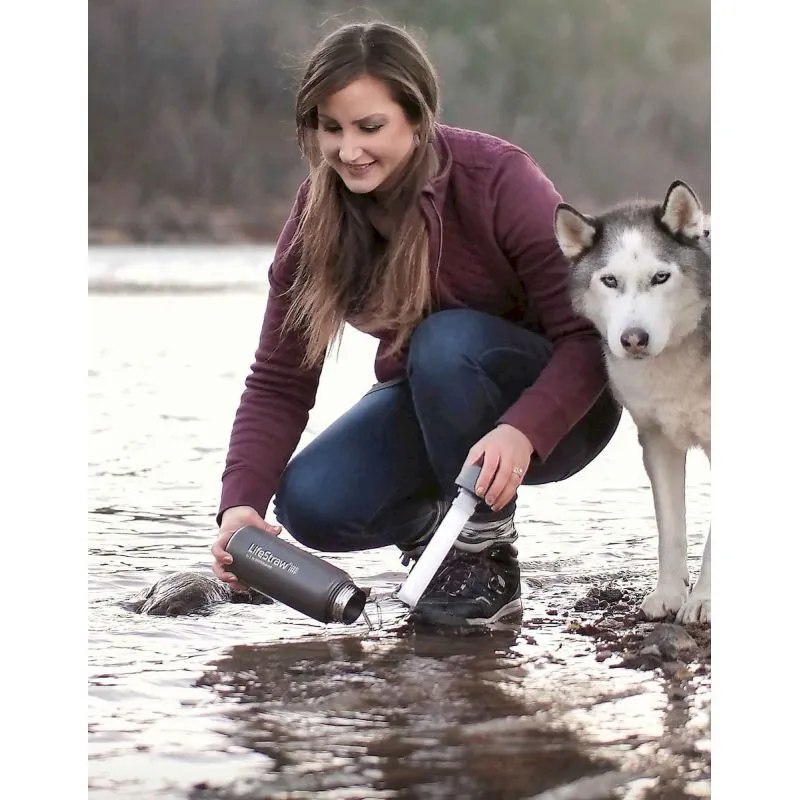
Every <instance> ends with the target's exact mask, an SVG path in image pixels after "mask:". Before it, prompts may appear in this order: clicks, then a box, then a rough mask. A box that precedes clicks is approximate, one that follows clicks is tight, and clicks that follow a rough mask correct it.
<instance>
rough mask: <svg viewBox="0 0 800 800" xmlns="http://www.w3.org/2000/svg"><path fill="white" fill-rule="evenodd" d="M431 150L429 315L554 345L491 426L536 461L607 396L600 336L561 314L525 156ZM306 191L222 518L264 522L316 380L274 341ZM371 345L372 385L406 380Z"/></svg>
mask: <svg viewBox="0 0 800 800" xmlns="http://www.w3.org/2000/svg"><path fill="white" fill-rule="evenodd" d="M435 146H436V148H437V152H438V154H439V163H440V171H439V173H438V175H437V176H436V177H435V178H434V179H433V180H431V181H430V182H429V183H428V184H427V185H426V187H425V188H424V189H423V191H422V194H421V196H420V206H421V208H422V211H423V213H424V216H425V220H426V223H427V228H428V233H429V237H430V269H431V286H432V287H433V308H434V310H441V309H447V308H472V309H476V310H480V311H485V312H488V313H490V314H494V315H496V316H499V317H503V318H505V319H508V320H511V321H512V322H514V323H516V324H518V325H521V326H523V327H525V328H528V329H530V330H534V331H537V332H539V333H542V334H543V335H544V336H546V337H547V338H548V339H549V340H550V341H551V342H552V343H553V346H554V350H553V355H552V358H551V360H550V362H549V363H548V364H547V366H546V367H545V369H544V371H543V372H542V373H541V375H540V376H539V378H538V379H537V380H536V382H535V383H534V384H533V385H532V386H530V387H529V388H528V389H526V390H525V391H524V392H523V393H522V395H521V396H520V397H519V399H518V400H517V401H516V402H515V403H514V404H513V405H512V406H511V407H510V408H509V409H508V410H507V411H506V412H505V413H504V414H503V415H502V417H501V418H500V419H499V420H498V422H502V423H508V424H509V425H513V426H514V427H515V428H518V429H519V430H520V431H522V432H523V433H524V434H525V435H526V436H527V437H528V439H529V440H530V442H531V444H532V445H533V447H534V450H535V452H536V453H537V454H538V456H539V458H541V459H542V460H545V459H547V457H548V456H549V455H550V453H551V452H552V450H553V448H554V447H555V446H556V444H558V442H559V441H560V440H561V439H562V438H563V437H564V435H565V434H566V433H567V432H568V431H569V430H570V429H571V428H572V427H573V425H575V423H576V422H578V420H579V419H580V418H581V417H582V416H583V415H584V414H585V413H586V412H587V411H588V410H589V409H590V407H591V406H592V405H593V403H594V402H595V400H597V398H598V397H599V396H600V394H601V393H602V391H603V389H604V388H605V386H606V374H605V369H604V365H603V357H602V351H601V346H600V339H599V336H598V334H597V333H596V331H595V330H594V328H593V327H592V325H591V324H590V323H589V322H588V321H587V320H585V319H584V318H582V317H580V316H578V315H576V314H575V312H574V311H573V309H572V307H571V304H570V299H569V293H568V266H567V262H566V260H565V259H564V257H563V255H562V254H561V251H560V250H559V248H558V244H557V242H556V240H555V235H554V231H553V214H554V211H555V207H556V204H557V203H559V202H560V201H561V197H560V195H559V194H558V192H556V190H555V188H554V187H553V184H552V183H551V181H550V180H549V179H548V178H547V176H546V175H545V174H544V173H543V172H542V170H541V168H540V167H539V165H538V164H537V163H536V162H535V161H534V160H533V159H532V158H531V157H530V155H528V154H527V153H526V152H525V151H524V150H522V149H520V148H519V147H516V146H514V145H512V144H510V143H508V142H505V141H503V140H502V139H498V138H496V137H494V136H490V135H488V134H484V133H478V132H475V131H468V130H462V129H459V128H453V127H449V126H446V125H438V126H437V131H436V139H435ZM307 191H308V181H306V182H304V183H303V185H302V186H301V187H300V189H299V190H298V193H297V197H296V199H295V202H294V205H293V207H292V210H291V213H290V215H289V219H288V221H287V223H286V225H285V226H284V229H283V231H282V233H281V235H280V237H279V239H278V243H277V248H276V252H275V257H274V260H273V263H272V265H271V267H270V270H269V282H270V292H269V299H268V301H267V308H266V313H265V316H264V323H263V326H262V330H261V336H260V340H259V343H258V348H257V350H256V354H255V362H254V363H253V365H252V368H251V372H250V374H249V375H248V377H247V379H246V380H245V390H244V393H243V395H242V398H241V402H240V405H239V408H238V410H237V412H236V416H235V419H234V423H233V429H232V432H231V437H230V447H229V450H228V456H227V461H226V466H225V470H224V472H223V475H222V497H221V502H220V505H219V515H221V514H222V512H223V511H224V510H225V509H226V508H230V507H231V506H239V505H246V506H252V507H253V508H254V509H256V511H258V513H259V514H262V515H263V514H264V513H265V512H266V509H267V506H268V505H269V501H270V500H271V498H272V496H273V494H274V493H275V491H276V489H277V486H278V481H279V479H280V476H281V473H282V472H283V470H284V468H285V466H286V464H287V463H288V461H289V459H290V457H291V456H292V454H293V452H294V450H295V448H296V447H297V445H298V443H299V441H300V436H301V435H302V433H303V430H304V429H305V426H306V424H307V422H308V415H309V411H310V409H311V408H313V406H314V401H315V399H316V393H317V387H318V385H319V378H320V373H321V368H315V369H304V368H303V367H301V365H300V362H301V359H302V352H303V351H302V347H303V345H302V341H301V339H300V338H299V337H298V336H296V335H284V336H281V335H280V334H279V330H280V325H281V322H282V320H283V318H284V315H285V313H286V310H287V307H288V302H287V298H286V296H285V292H286V290H287V289H288V288H289V287H290V285H291V283H292V278H293V275H294V272H295V269H296V267H297V263H296V258H295V256H294V253H289V252H288V245H289V242H290V241H291V239H292V236H293V235H294V233H295V230H296V228H297V222H298V217H299V214H300V211H301V210H302V208H303V203H304V202H305V198H306V195H307ZM377 338H378V339H379V344H378V351H377V354H376V358H375V376H376V378H377V379H378V381H385V380H388V379H390V378H394V377H398V376H402V375H403V374H405V370H406V364H405V359H406V355H407V350H406V351H403V352H401V353H400V354H399V355H398V356H395V357H392V358H388V357H386V350H387V347H388V341H386V338H385V336H382V335H380V334H378V335H377ZM219 515H218V519H219Z"/></svg>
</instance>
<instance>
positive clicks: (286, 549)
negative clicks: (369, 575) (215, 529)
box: [226, 525, 367, 625]
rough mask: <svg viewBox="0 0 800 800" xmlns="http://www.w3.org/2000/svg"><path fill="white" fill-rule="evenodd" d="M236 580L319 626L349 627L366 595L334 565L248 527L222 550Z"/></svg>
mask: <svg viewBox="0 0 800 800" xmlns="http://www.w3.org/2000/svg"><path fill="white" fill-rule="evenodd" d="M226 550H227V551H228V553H229V554H230V555H231V556H232V557H233V563H232V564H230V565H229V566H228V569H229V570H230V571H231V572H232V573H233V574H234V575H236V577H237V578H238V579H239V582H240V583H242V584H244V585H245V586H247V587H249V588H250V589H253V590H254V591H256V592H260V593H261V594H263V595H266V596H267V597H271V598H272V599H273V600H277V601H278V602H279V603H283V604H285V605H287V606H289V607H291V608H293V609H295V611H299V612H300V613H301V614H305V615H306V616H308V617H311V618H312V619H316V620H318V621H319V622H324V623H328V622H343V623H344V624H345V625H350V624H352V623H353V622H355V621H356V620H357V619H358V618H359V617H360V616H361V612H362V611H363V610H364V605H365V604H366V602H367V593H366V592H364V591H363V590H362V589H359V588H358V586H356V585H355V584H354V583H353V579H352V578H351V577H350V576H349V575H348V574H347V573H346V572H345V571H344V570H342V569H339V567H335V566H334V565H333V564H329V563H328V562H327V561H324V560H323V559H321V558H319V557H318V556H315V555H314V554H313V553H309V552H308V551H306V550H301V549H300V548H299V547H296V546H295V545H293V544H291V543H290V542H288V541H286V539H282V538H280V537H278V536H273V535H272V534H269V533H266V532H265V531H262V530H261V529H259V528H256V527H254V526H252V525H246V526H245V527H243V528H239V530H238V531H236V532H235V533H234V534H233V536H232V537H231V538H230V541H229V542H228V546H227V548H226Z"/></svg>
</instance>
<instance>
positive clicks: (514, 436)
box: [464, 424, 533, 511]
mask: <svg viewBox="0 0 800 800" xmlns="http://www.w3.org/2000/svg"><path fill="white" fill-rule="evenodd" d="M531 455H533V445H532V444H531V443H530V440H529V439H528V437H527V436H526V435H525V434H524V433H522V432H521V431H519V430H517V428H515V427H513V426H512V425H505V424H501V425H498V426H497V427H496V428H495V429H494V430H492V431H489V433H487V434H486V436H484V437H483V438H482V439H481V440H480V441H479V442H477V443H476V444H475V445H473V447H472V449H471V450H470V451H469V453H468V454H467V459H466V461H465V462H464V466H470V465H472V464H478V463H480V461H481V457H483V468H482V469H481V473H480V475H479V476H478V482H477V484H476V487H475V488H476V492H477V494H478V496H479V497H482V498H483V500H484V502H485V503H486V505H488V506H491V508H492V510H493V511H499V510H500V509H501V508H505V507H506V506H507V505H508V504H509V503H510V502H511V501H512V500H513V499H514V495H515V494H516V491H517V488H518V487H519V485H520V483H521V482H522V479H523V478H524V477H525V473H526V472H527V471H528V467H529V465H530V461H531Z"/></svg>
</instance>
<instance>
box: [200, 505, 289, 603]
mask: <svg viewBox="0 0 800 800" xmlns="http://www.w3.org/2000/svg"><path fill="white" fill-rule="evenodd" d="M245 525H252V526H253V527H254V528H259V529H260V530H262V531H266V532H267V533H271V534H272V535H273V536H277V535H278V534H279V533H280V532H281V527H280V526H279V525H270V524H269V523H268V522H266V521H265V520H264V518H263V517H262V516H261V515H260V514H259V513H258V511H256V510H255V509H254V508H251V507H250V506H233V507H231V508H228V509H225V512H224V513H223V514H222V519H221V520H220V523H219V536H218V537H217V541H216V542H214V544H213V545H212V547H211V553H212V555H213V556H214V563H213V564H212V565H211V568H212V569H213V570H214V574H215V575H216V576H217V577H218V578H219V579H220V580H221V581H225V583H227V584H230V587H231V589H233V591H234V592H246V591H247V587H246V586H242V584H241V583H239V582H238V580H237V578H236V576H235V575H234V574H233V573H232V572H228V571H227V566H228V564H230V563H231V562H232V561H233V557H232V556H231V555H230V554H229V553H228V552H226V550H225V548H226V547H227V546H228V542H229V541H230V540H231V536H233V534H234V533H236V531H238V530H239V528H243V527H244V526H245Z"/></svg>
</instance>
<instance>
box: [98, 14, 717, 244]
mask: <svg viewBox="0 0 800 800" xmlns="http://www.w3.org/2000/svg"><path fill="white" fill-rule="evenodd" d="M710 16H711V15H710V0H669V2H666V3H658V2H654V1H653V0H373V2H372V3H370V4H368V5H359V6H356V5H354V4H353V3H351V2H344V0H89V238H90V242H94V243H103V242H109V243H110V242H127V241H135V242H170V241H184V242H185V241H197V242H201V241H206V242H246V241H264V242H270V241H274V239H275V238H276V236H277V234H278V232H279V231H280V228H281V226H282V224H283V222H284V219H285V216H286V214H287V212H288V209H289V205H290V203H291V201H292V199H293V196H294V193H295V191H296V189H297V186H298V184H299V183H300V182H301V181H302V180H303V178H304V177H305V174H306V166H305V162H304V161H302V160H301V158H300V155H299V151H298V149H297V146H296V144H295V139H294V130H293V104H294V94H293V92H294V87H295V86H296V83H297V80H298V79H299V74H300V72H301V70H302V67H303V63H304V58H305V56H306V55H307V54H308V51H309V50H310V49H311V48H312V47H313V45H314V44H315V43H316V41H317V40H318V39H319V38H320V37H321V36H322V35H323V34H324V33H327V32H328V31H329V30H331V29H332V28H334V27H336V26H337V25H339V24H341V23H344V22H350V21H363V20H369V19H383V20H386V21H390V22H395V23H401V24H404V25H405V26H406V27H408V28H409V29H410V30H411V31H412V32H414V33H415V34H416V35H417V36H418V37H419V38H420V39H421V41H422V43H423V45H424V46H425V47H426V49H427V51H428V53H429V54H430V56H431V58H432V60H433V62H434V64H435V65H436V68H437V70H438V72H439V76H440V80H441V86H442V108H441V111H442V113H441V119H442V121H443V122H446V123H448V124H451V125H458V126H462V127H467V128H475V129H478V130H483V131H487V132H489V133H493V134H496V135H498V136H502V137H503V138H506V139H508V140H510V141H512V142H514V143H516V144H518V145H520V146H522V147H524V148H525V149H526V150H527V151H528V152H530V153H531V154H532V155H533V156H534V158H535V159H536V160H537V161H538V162H539V163H540V164H541V165H542V167H543V168H544V170H545V172H546V173H547V174H548V175H549V176H550V178H551V179H552V180H553V181H554V183H555V184H556V187H557V188H558V190H559V191H560V192H561V194H562V195H563V196H564V198H565V199H566V200H567V201H568V202H571V203H574V204H580V205H581V206H583V207H587V208H596V207H598V206H601V205H603V204H606V203H611V202H616V201H617V200H620V199H623V198H624V197H629V196H653V197H660V196H661V195H662V194H663V192H664V191H665V190H666V187H667V186H668V184H669V183H670V182H671V181H672V180H673V179H674V178H677V177H680V178H683V179H684V180H686V181H688V182H689V183H690V184H692V185H693V186H694V187H695V189H696V190H697V191H698V192H699V193H700V196H701V199H702V200H703V202H704V203H705V204H706V206H707V207H709V208H710V205H711V194H710V188H711V187H710V83H711V75H710V72H711V70H710V39H711V31H710Z"/></svg>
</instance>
